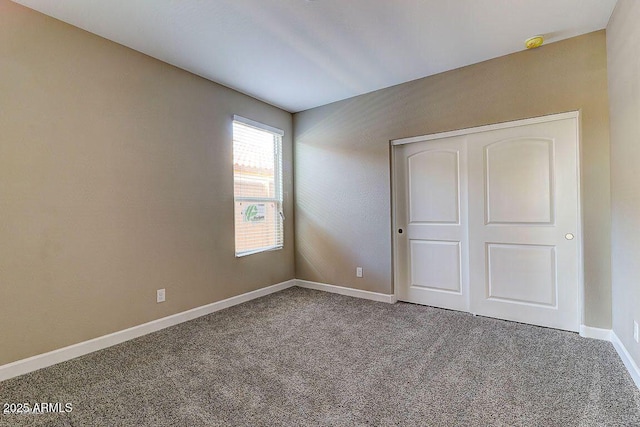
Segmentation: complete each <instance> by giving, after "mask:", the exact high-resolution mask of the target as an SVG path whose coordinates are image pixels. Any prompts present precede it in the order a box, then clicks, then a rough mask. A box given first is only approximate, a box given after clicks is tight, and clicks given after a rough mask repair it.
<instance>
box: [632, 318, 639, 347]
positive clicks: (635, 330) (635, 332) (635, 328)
mask: <svg viewBox="0 0 640 427" xmlns="http://www.w3.org/2000/svg"><path fill="white" fill-rule="evenodd" d="M639 334H640V331H639V330H638V322H637V321H634V322H633V339H634V340H636V342H640V336H639Z"/></svg>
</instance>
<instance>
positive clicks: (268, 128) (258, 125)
mask: <svg viewBox="0 0 640 427" xmlns="http://www.w3.org/2000/svg"><path fill="white" fill-rule="evenodd" d="M233 121H234V122H240V123H243V124H245V125H247V126H251V127H253V128H256V129H262V130H266V131H267V132H271V133H274V134H276V135H280V136H284V131H283V130H282V129H278V128H276V127H273V126H269V125H265V124H264V123H260V122H256V121H255V120H251V119H247V118H246V117H242V116H238V115H236V114H234V115H233Z"/></svg>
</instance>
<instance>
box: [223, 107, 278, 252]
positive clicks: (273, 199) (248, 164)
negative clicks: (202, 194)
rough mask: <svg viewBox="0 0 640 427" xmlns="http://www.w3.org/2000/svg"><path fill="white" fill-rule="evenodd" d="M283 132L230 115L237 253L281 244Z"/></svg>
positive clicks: (270, 247) (265, 249)
mask: <svg viewBox="0 0 640 427" xmlns="http://www.w3.org/2000/svg"><path fill="white" fill-rule="evenodd" d="M282 135H284V132H282V131H281V130H280V129H276V128H272V127H270V126H267V125H264V124H262V123H258V122H254V121H253V120H249V119H245V118H244V117H240V116H234V118H233V184H234V193H233V194H234V204H235V240H236V256H244V255H250V254H253V253H257V252H262V251H268V250H274V249H280V248H282V245H283V240H284V236H283V220H284V215H283V214H282Z"/></svg>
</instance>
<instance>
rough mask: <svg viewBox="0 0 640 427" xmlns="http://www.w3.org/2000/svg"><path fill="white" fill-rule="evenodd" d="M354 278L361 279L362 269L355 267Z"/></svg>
mask: <svg viewBox="0 0 640 427" xmlns="http://www.w3.org/2000/svg"><path fill="white" fill-rule="evenodd" d="M356 277H362V267H356Z"/></svg>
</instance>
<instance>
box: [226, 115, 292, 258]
mask: <svg viewBox="0 0 640 427" xmlns="http://www.w3.org/2000/svg"><path fill="white" fill-rule="evenodd" d="M235 122H237V123H240V124H242V125H245V126H250V127H252V128H255V129H258V130H262V131H265V132H269V133H271V134H273V135H274V137H275V136H278V137H279V138H278V139H276V140H274V150H275V153H274V163H275V164H274V180H275V183H274V184H275V185H274V187H275V188H274V197H236V195H235V191H234V196H233V201H234V203H233V205H234V223H233V226H234V227H233V229H234V242H235V237H236V233H237V230H236V227H235V206H236V204H237V202H254V203H263V202H264V203H275V204H276V209H277V212H278V213H277V215H276V218H275V221H277V223H276V227H275V230H276V231H275V233H279V234H280V236H281V238H280V240H279V239H278V236H277V234H276V239H275V240H276V244H275V245H270V246H266V247H261V248H254V249H251V250H246V251H238V249H237V247H235V243H234V249H235V256H236V258H239V257H243V256H247V255H252V254H257V253H261V252H267V251H275V250H280V249H282V248H283V247H284V213H283V204H284V201H283V191H282V181H283V176H282V175H283V173H282V137H283V136H284V131H283V130H282V129H278V128H276V127H273V126H269V125H266V124H264V123H260V122H257V121H255V120H251V119H247V118H246V117H242V116H238V115H234V116H233V123H232V129H233V124H234V123H235ZM232 133H233V131H232ZM232 144H235V135H234V136H232ZM232 148H233V147H232ZM235 182H236V177H235V171H234V176H233V183H234V187H235Z"/></svg>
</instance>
